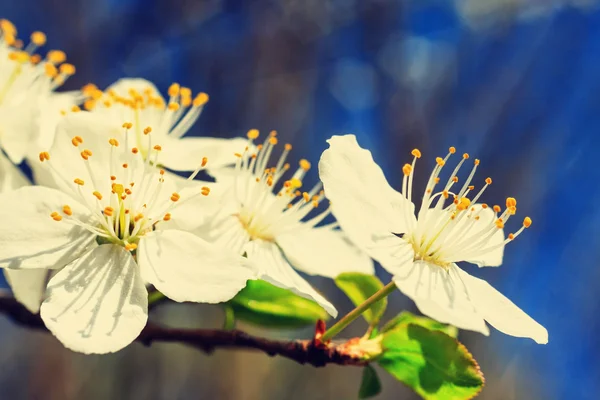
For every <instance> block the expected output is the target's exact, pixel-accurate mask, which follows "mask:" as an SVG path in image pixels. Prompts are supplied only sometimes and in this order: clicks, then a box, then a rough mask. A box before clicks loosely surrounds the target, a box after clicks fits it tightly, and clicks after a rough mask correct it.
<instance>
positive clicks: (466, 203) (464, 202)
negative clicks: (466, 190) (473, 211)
mask: <svg viewBox="0 0 600 400" xmlns="http://www.w3.org/2000/svg"><path fill="white" fill-rule="evenodd" d="M470 206H471V200H469V199H467V198H466V197H461V199H460V200H459V201H458V205H457V206H456V208H458V210H460V211H464V210H466V209H467V208H469V207H470Z"/></svg>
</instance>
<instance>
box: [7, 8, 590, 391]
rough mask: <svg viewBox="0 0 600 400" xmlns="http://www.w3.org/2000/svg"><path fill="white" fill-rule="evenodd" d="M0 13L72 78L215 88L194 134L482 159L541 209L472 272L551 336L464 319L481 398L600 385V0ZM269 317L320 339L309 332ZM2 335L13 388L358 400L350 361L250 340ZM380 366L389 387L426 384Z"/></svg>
mask: <svg viewBox="0 0 600 400" xmlns="http://www.w3.org/2000/svg"><path fill="white" fill-rule="evenodd" d="M0 17H2V18H8V19H10V20H12V21H13V22H14V23H15V25H17V28H18V29H19V32H20V36H22V37H25V38H26V37H28V35H29V34H30V33H31V32H32V31H34V30H42V31H44V32H46V33H47V35H48V45H47V48H60V49H63V50H64V51H65V52H66V53H67V55H68V57H69V59H70V62H72V63H73V64H75V66H76V67H77V74H76V75H75V76H74V77H72V78H71V79H70V80H69V81H68V83H67V85H66V86H65V87H66V88H67V89H74V88H79V87H81V86H83V85H84V84H86V83H88V82H94V83H95V84H97V85H98V86H99V87H100V88H104V87H106V86H108V85H109V84H111V83H112V82H114V81H116V80H117V79H119V78H121V77H126V76H129V77H144V78H146V79H149V80H151V81H153V82H154V83H155V84H156V85H157V86H158V87H159V88H161V89H162V90H163V91H166V88H167V87H168V85H169V84H170V83H171V82H174V81H177V82H179V83H181V84H182V85H185V86H189V87H190V88H192V89H193V90H194V91H205V92H207V93H209V94H210V96H211V97H210V102H209V103H208V105H207V106H206V107H205V111H204V113H203V115H202V117H201V118H200V120H199V121H198V122H197V124H196V125H195V127H194V128H193V131H192V134H194V135H211V136H223V137H232V136H236V135H242V134H244V133H245V132H246V131H247V130H248V129H249V128H258V129H261V130H262V131H265V132H266V131H268V130H271V129H276V130H278V131H279V134H280V137H281V140H284V141H289V142H291V143H292V144H293V145H294V148H295V151H294V152H293V154H292V155H293V156H295V158H296V159H299V158H302V157H306V158H308V159H309V160H310V161H312V162H313V164H314V165H316V163H317V161H318V157H319V155H320V153H321V152H322V151H323V150H324V149H325V148H326V147H327V145H326V143H325V140H326V139H327V138H329V137H330V136H331V135H333V134H338V133H355V134H356V135H357V137H358V140H359V143H361V144H362V146H363V147H367V148H369V149H370V150H371V151H372V152H373V154H374V157H375V159H376V160H377V161H378V162H379V164H380V165H381V167H382V168H383V170H384V171H385V173H386V175H387V176H388V178H389V180H390V182H392V183H394V184H395V185H396V187H399V186H398V185H399V184H400V182H401V175H402V173H401V167H402V165H403V164H404V163H405V162H407V161H408V160H410V155H409V153H410V150H411V149H412V148H414V147H418V148H420V149H421V151H422V152H423V154H424V157H423V159H422V160H424V161H423V162H421V163H420V166H419V167H417V180H419V178H420V180H421V181H424V180H425V179H426V177H427V176H428V173H429V171H428V170H427V169H428V168H429V165H431V164H433V159H434V158H435V156H438V155H443V154H445V152H446V150H447V148H448V146H451V145H453V146H456V147H457V148H458V151H465V152H469V153H471V154H472V155H473V156H475V157H477V158H480V159H481V160H482V163H481V167H480V169H479V174H478V176H479V178H480V179H483V178H485V177H486V176H488V175H489V176H492V177H493V178H494V185H493V186H492V187H491V188H490V190H489V191H488V192H487V196H486V197H485V201H487V202H488V203H491V204H494V203H500V204H502V203H503V201H504V198H505V197H506V196H515V197H517V199H518V201H519V212H520V215H521V216H524V215H530V216H531V217H532V219H533V221H534V224H533V226H532V228H531V229H529V230H528V231H526V232H525V233H524V234H523V235H522V236H520V237H519V239H518V240H516V241H515V242H514V243H511V244H510V245H509V247H508V249H507V251H506V252H505V260H504V265H503V266H502V267H501V268H496V269H493V268H490V269H484V270H476V267H470V266H467V267H466V269H467V271H469V272H471V273H473V274H474V275H477V276H480V277H484V278H486V279H488V280H489V281H490V282H491V283H492V284H493V285H494V286H495V287H496V288H498V289H499V290H500V291H501V292H503V293H504V294H505V295H506V296H508V297H509V298H511V299H512V300H513V301H514V302H515V303H517V304H518V305H519V306H520V307H522V308H523V309H524V310H525V311H526V312H528V313H529V314H530V315H531V316H532V317H534V318H535V319H536V320H538V321H539V322H540V323H542V324H543V325H545V326H546V327H547V329H548V331H549V333H550V343H549V344H548V345H545V346H543V345H536V344H535V343H534V342H533V341H530V340H525V339H517V338H512V337H508V336H504V335H502V334H500V333H499V332H497V331H494V330H492V334H491V336H490V337H484V336H481V335H479V334H475V333H469V332H461V337H460V338H461V340H462V341H463V342H464V343H465V344H466V345H467V347H468V348H469V349H470V350H471V352H472V353H473V354H474V356H475V358H476V359H477V360H478V361H479V363H480V364H481V367H482V370H483V371H484V373H485V374H486V380H487V382H486V388H485V389H484V391H483V393H482V395H481V397H480V398H482V399H503V400H505V399H507V400H510V399H596V398H598V397H597V396H598V393H599V390H600V384H599V383H598V382H600V362H599V361H598V358H599V354H600V341H599V339H598V337H599V334H598V329H599V328H600V318H598V312H599V311H600V309H599V307H598V305H599V302H598V291H599V290H598V289H599V288H600V268H599V267H600V265H599V261H598V260H599V259H600V250H599V248H600V247H596V246H597V245H598V237H599V236H600V207H599V206H598V205H599V204H600V189H599V188H598V182H599V180H600V172H599V169H598V160H599V156H600V108H599V104H600V101H599V100H600V94H599V93H600V90H599V89H600V67H599V65H600V9H599V8H598V5H597V3H596V1H593V0H587V1H586V0H485V1H483V0H454V1H442V0H437V1H436V0H412V1H402V0H372V1H368V2H366V1H359V0H271V1H266V0H265V1H263V0H261V1H252V2H242V1H225V0H212V1H195V0H119V1H117V0H110V1H86V2H78V3H76V2H72V1H69V0H53V1H45V0H39V1H30V0H20V1H4V2H2V3H0ZM425 165H426V166H427V167H426V168H423V166H425ZM311 174H312V175H311V176H312V178H313V179H315V180H316V179H317V174H316V169H315V170H314V171H311ZM419 174H421V175H419ZM517 225H518V224H517ZM517 225H515V226H514V228H513V229H515V230H516V229H517V228H518V226H517ZM379 273H380V275H381V277H382V278H384V279H388V276H387V275H386V274H385V273H384V272H383V271H381V270H379ZM311 282H313V283H314V284H315V285H316V286H318V287H319V288H320V289H321V290H323V291H324V292H325V293H327V295H328V296H329V297H330V298H331V299H332V300H334V303H336V304H338V305H339V308H340V311H341V312H344V311H347V310H348V309H349V308H350V304H349V303H348V301H347V300H345V299H344V297H343V296H342V295H341V294H340V293H339V292H338V291H337V290H336V289H335V287H334V285H333V284H332V283H331V282H330V281H327V280H325V279H320V278H316V279H312V280H311ZM389 308H390V310H389V316H390V317H391V316H392V315H393V314H394V313H396V312H399V311H400V310H401V309H403V308H408V309H411V310H414V305H413V304H412V303H411V302H410V301H408V300H407V299H406V298H405V297H404V296H402V295H401V294H400V293H395V294H394V295H393V296H392V304H391V306H390V307H389ZM151 318H155V319H157V320H161V321H163V322H165V323H168V324H170V325H173V326H182V327H183V326H218V323H219V319H220V318H221V316H220V313H219V310H218V309H215V308H212V307H206V306H197V305H184V306H177V307H176V306H172V305H165V306H162V307H160V308H159V309H157V310H156V313H155V314H154V315H152V316H151ZM361 324H362V322H357V323H356V326H353V327H352V329H350V330H349V331H348V334H356V335H358V334H360V333H361V332H362V330H363V329H364V326H361ZM248 329H249V330H252V329H253V328H251V327H248ZM254 332H256V329H254ZM261 333H262V334H271V335H279V336H282V335H286V336H289V337H308V335H310V329H307V330H304V331H297V332H285V333H281V332H261ZM0 339H1V342H0V343H1V344H0V387H1V388H2V393H3V395H2V397H3V398H32V399H81V398H86V399H105V398H113V399H150V398H164V399H198V398H227V399H267V398H269V399H270V398H273V399H284V398H285V399H329V398H344V399H345V398H355V397H356V393H357V390H358V382H359V377H360V370H359V369H354V368H340V367H327V368H325V369H323V370H319V369H314V368H312V367H303V366H300V365H296V364H294V363H292V362H290V361H287V360H283V359H271V358H268V357H266V356H264V355H261V354H251V353H242V352H240V353H233V352H224V351H221V352H217V353H216V354H214V355H212V356H210V357H208V356H206V355H204V354H201V353H199V352H197V351H195V350H191V349H188V348H185V347H183V346H179V345H172V344H170V345H167V344H158V345H154V346H153V347H152V348H150V349H147V348H144V347H142V346H141V345H139V344H133V345H132V346H130V347H129V348H127V349H125V350H124V351H122V352H120V353H118V354H115V355H108V356H83V355H79V354H74V353H71V352H70V351H68V350H66V349H64V348H63V347H62V346H61V345H60V344H59V343H58V342H57V341H56V340H55V339H54V338H52V337H51V336H50V335H45V334H42V333H33V332H28V331H25V330H23V329H22V328H18V327H15V326H13V324H12V323H10V322H9V321H8V320H6V319H5V318H0ZM381 376H382V377H384V391H383V393H382V394H381V396H380V398H381V399H392V398H393V399H398V398H403V399H404V398H406V399H409V398H416V396H415V395H413V394H412V393H411V392H410V391H409V390H408V389H406V388H404V387H403V386H402V385H401V384H400V383H398V382H395V381H393V380H392V379H391V378H389V377H386V376H384V373H383V372H382V374H381ZM4 396H6V397H4Z"/></svg>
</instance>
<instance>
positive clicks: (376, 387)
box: [358, 365, 381, 399]
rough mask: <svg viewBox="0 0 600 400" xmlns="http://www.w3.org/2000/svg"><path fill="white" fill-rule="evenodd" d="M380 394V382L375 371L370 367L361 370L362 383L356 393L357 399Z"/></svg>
mask: <svg viewBox="0 0 600 400" xmlns="http://www.w3.org/2000/svg"><path fill="white" fill-rule="evenodd" d="M379 392H381V382H380V381H379V377H378V376H377V371H375V369H374V368H373V367H371V366H370V365H366V366H365V368H364V369H363V376H362V383H361V384H360V390H359V391H358V398H359V399H368V398H369V397H374V396H377V395H378V394H379Z"/></svg>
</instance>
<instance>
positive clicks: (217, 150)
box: [160, 137, 248, 171]
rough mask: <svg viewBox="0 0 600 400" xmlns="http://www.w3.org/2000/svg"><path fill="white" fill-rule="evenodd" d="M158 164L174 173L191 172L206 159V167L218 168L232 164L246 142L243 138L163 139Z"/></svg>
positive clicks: (246, 144)
mask: <svg viewBox="0 0 600 400" xmlns="http://www.w3.org/2000/svg"><path fill="white" fill-rule="evenodd" d="M162 140H163V142H164V146H163V150H162V152H161V154H160V162H161V164H163V165H164V166H165V167H167V168H170V169H173V170H176V171H193V170H195V169H196V168H198V167H199V166H200V163H201V162H202V158H203V157H206V158H207V159H208V164H207V167H209V168H219V167H223V166H225V165H230V164H234V163H235V161H236V157H235V153H242V152H243V151H244V149H245V148H246V146H248V140H247V139H244V138H233V139H222V138H210V137H186V138H181V139H173V138H168V139H167V138H164V139H162Z"/></svg>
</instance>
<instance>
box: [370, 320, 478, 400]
mask: <svg viewBox="0 0 600 400" xmlns="http://www.w3.org/2000/svg"><path fill="white" fill-rule="evenodd" d="M382 347H383V354H382V355H381V357H380V358H379V359H378V363H379V365H380V366H381V367H383V368H384V369H385V370H386V371H388V372H389V373H390V374H392V375H393V376H394V377H395V378H396V379H398V380H399V381H401V382H403V383H405V384H406V385H408V386H410V387H411V388H413V389H414V390H415V392H417V393H418V394H419V395H420V396H422V397H423V398H424V399H427V400H465V399H471V398H473V397H475V396H476V395H477V394H478V393H479V392H480V391H481V389H482V388H483V384H484V379H483V374H482V373H481V370H480V369H479V365H478V364H477V362H476V361H475V360H474V359H473V356H472V355H471V354H470V353H469V352H468V350H467V349H466V348H465V346H463V345H462V344H461V343H460V342H458V341H457V340H456V339H454V338H452V337H450V336H448V335H447V334H445V333H444V332H442V331H439V330H437V331H436V330H429V329H427V328H425V327H423V326H420V325H417V324H412V323H409V324H398V325H397V326H396V327H395V328H394V329H390V330H388V331H387V332H386V333H385V334H384V337H383V341H382Z"/></svg>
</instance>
